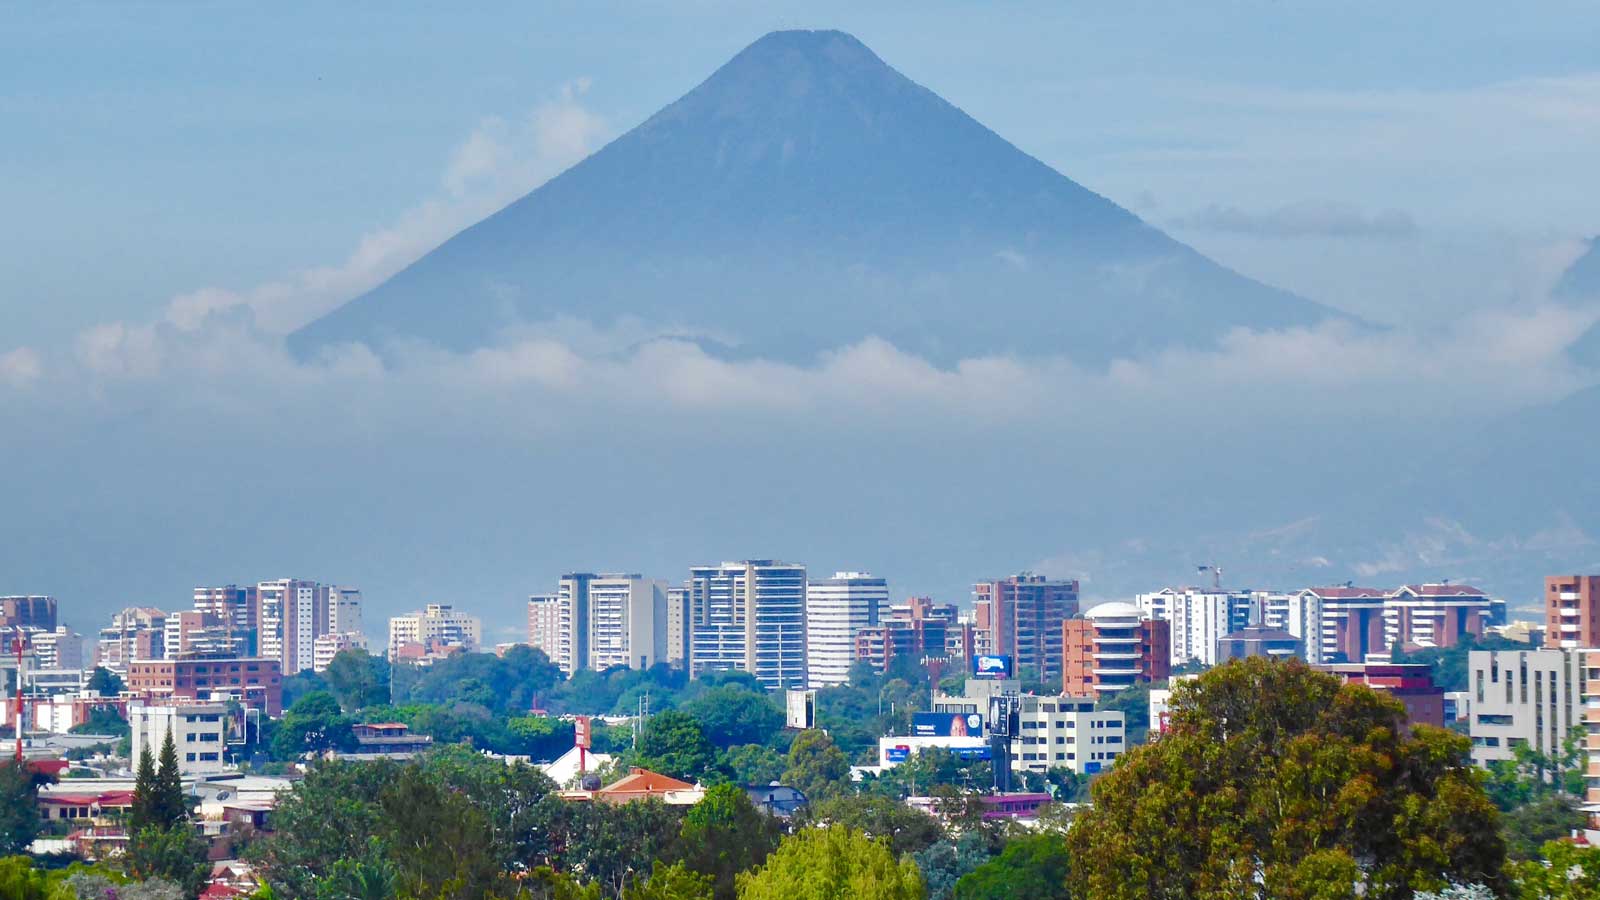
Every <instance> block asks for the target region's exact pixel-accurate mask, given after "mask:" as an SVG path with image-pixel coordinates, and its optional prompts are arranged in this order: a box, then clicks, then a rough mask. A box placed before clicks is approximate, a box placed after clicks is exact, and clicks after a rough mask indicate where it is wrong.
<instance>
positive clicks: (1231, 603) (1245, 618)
mask: <svg viewBox="0 0 1600 900" xmlns="http://www.w3.org/2000/svg"><path fill="white" fill-rule="evenodd" d="M1136 605H1137V606H1138V607H1139V611H1140V612H1141V613H1142V614H1143V615H1144V617H1145V618H1147V619H1161V620H1164V621H1166V622H1169V623H1171V631H1172V664H1173V665H1174V666H1181V665H1183V664H1184V663H1187V662H1191V661H1199V662H1200V663H1202V664H1204V665H1207V666H1212V665H1216V663H1217V641H1218V640H1220V639H1221V638H1223V637H1224V636H1226V635H1228V634H1230V633H1231V632H1234V631H1238V630H1239V629H1241V628H1244V627H1246V626H1248V625H1254V624H1257V623H1258V622H1259V621H1260V606H1259V602H1258V601H1257V598H1256V597H1255V595H1253V594H1252V593H1251V592H1249V591H1217V590H1211V591H1206V590H1200V589H1197V588H1166V589H1164V590H1160V591H1156V592H1154V593H1149V594H1140V595H1139V596H1138V598H1137V601H1136Z"/></svg>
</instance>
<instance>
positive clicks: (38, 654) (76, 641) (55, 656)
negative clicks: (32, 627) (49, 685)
mask: <svg viewBox="0 0 1600 900" xmlns="http://www.w3.org/2000/svg"><path fill="white" fill-rule="evenodd" d="M28 643H29V644H30V645H31V646H32V647H33V658H34V659H35V660H37V661H38V665H39V668H41V669H81V668H83V635H81V634H79V633H77V632H76V631H73V630H72V629H70V628H68V627H67V626H65V625H58V626H56V628H55V630H53V631H36V632H34V633H33V634H31V635H29V637H28Z"/></svg>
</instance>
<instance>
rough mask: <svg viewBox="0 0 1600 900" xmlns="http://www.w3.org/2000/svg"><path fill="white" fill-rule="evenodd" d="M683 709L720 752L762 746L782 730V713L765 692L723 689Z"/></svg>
mask: <svg viewBox="0 0 1600 900" xmlns="http://www.w3.org/2000/svg"><path fill="white" fill-rule="evenodd" d="M682 708H683V711H684V712H686V713H688V714H689V715H691V716H694V717H695V718H696V719H699V720H700V727H701V729H702V730H704V731H705V735H706V739H707V740H709V741H710V742H711V743H712V744H713V745H714V746H716V747H718V748H721V749H727V748H728V747H732V746H734V745H736V744H759V743H762V742H764V741H766V740H767V739H768V738H769V737H771V736H772V735H773V734H775V733H777V732H778V731H780V730H782V728H783V710H781V709H779V708H778V705H777V703H775V702H773V700H772V698H771V697H770V696H768V694H767V693H766V691H752V690H749V689H747V688H744V687H737V686H734V685H723V686H721V687H716V688H712V689H711V690H709V691H707V692H706V693H704V694H701V695H700V696H699V697H696V698H695V699H693V700H691V701H689V702H688V703H686V704H684V705H683V707H682Z"/></svg>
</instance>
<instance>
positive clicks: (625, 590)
mask: <svg viewBox="0 0 1600 900" xmlns="http://www.w3.org/2000/svg"><path fill="white" fill-rule="evenodd" d="M588 609H589V621H588V633H589V636H588V640H587V642H586V643H587V644H588V648H589V656H588V662H587V665H588V667H589V668H591V669H593V670H595V671H596V672H603V671H605V670H606V669H609V668H611V667H613V666H626V667H628V668H630V669H647V668H649V667H651V666H653V665H655V664H656V663H658V662H664V661H665V660H666V653H667V628H666V625H667V622H666V619H667V586H666V585H665V584H663V583H662V582H660V581H655V580H652V579H649V578H644V577H642V576H640V575H622V574H602V575H596V576H594V577H593V578H592V579H590V581H589V603H588Z"/></svg>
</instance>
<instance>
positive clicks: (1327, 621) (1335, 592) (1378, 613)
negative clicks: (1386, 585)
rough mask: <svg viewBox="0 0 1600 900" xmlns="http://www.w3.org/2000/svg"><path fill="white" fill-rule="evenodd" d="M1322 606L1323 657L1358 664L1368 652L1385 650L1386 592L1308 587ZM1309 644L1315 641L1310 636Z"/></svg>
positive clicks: (1363, 588) (1349, 588)
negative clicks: (1384, 611)
mask: <svg viewBox="0 0 1600 900" xmlns="http://www.w3.org/2000/svg"><path fill="white" fill-rule="evenodd" d="M1301 594H1302V595H1304V594H1310V595H1312V596H1314V597H1316V598H1317V600H1318V601H1319V602H1320V603H1321V605H1322V635H1321V639H1322V658H1323V659H1324V660H1327V661H1329V662H1349V663H1359V662H1362V661H1364V660H1365V659H1366V658H1367V654H1368V653H1382V652H1384V651H1385V650H1386V649H1387V648H1388V644H1387V642H1386V641H1385V640H1384V636H1383V631H1384V618H1383V610H1384V602H1385V601H1386V600H1387V599H1388V597H1389V595H1388V593H1387V592H1385V591H1382V590H1379V589H1378V588H1368V587H1350V586H1348V585H1347V586H1345V587H1321V588H1307V589H1306V590H1304V591H1301ZM1306 640H1307V643H1310V641H1311V640H1312V638H1311V637H1309V636H1308V637H1307V639H1306Z"/></svg>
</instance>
